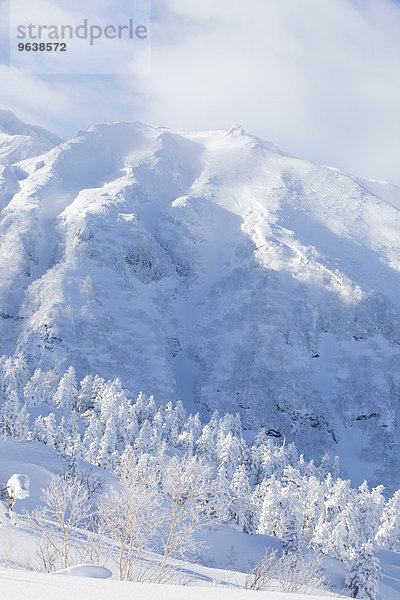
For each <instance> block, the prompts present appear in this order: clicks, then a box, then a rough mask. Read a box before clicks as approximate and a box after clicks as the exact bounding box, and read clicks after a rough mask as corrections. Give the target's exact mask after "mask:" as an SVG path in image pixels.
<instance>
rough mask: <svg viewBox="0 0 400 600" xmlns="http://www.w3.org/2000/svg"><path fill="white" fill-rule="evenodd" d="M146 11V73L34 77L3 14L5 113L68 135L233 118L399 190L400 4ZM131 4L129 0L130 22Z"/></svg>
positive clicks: (170, 4)
mask: <svg viewBox="0 0 400 600" xmlns="http://www.w3.org/2000/svg"><path fill="white" fill-rule="evenodd" d="M39 1H40V0H32V2H39ZM53 1H57V2H59V3H61V4H63V7H64V8H65V9H68V7H69V6H70V4H71V2H68V0H65V1H63V2H62V1H61V0H53ZM92 1H93V0H86V2H87V3H90V2H92ZM96 2H97V3H98V6H100V5H101V6H102V7H103V8H104V7H105V6H106V7H107V6H110V5H111V4H112V5H113V6H115V2H114V3H110V2H103V1H102V0H96ZM1 4H3V5H4V4H5V0H0V5H1ZM81 4H82V2H81ZM152 4H153V22H152V69H151V73H150V74H149V75H126V76H73V75H70V76H41V77H39V76H35V75H32V74H30V73H29V72H20V71H18V70H15V69H10V68H9V67H8V64H7V61H8V59H7V56H6V55H7V52H6V44H5V35H6V29H7V21H6V20H5V18H4V16H3V20H2V24H3V32H2V44H1V43H0V59H1V64H0V107H2V108H9V109H11V110H13V111H14V112H15V113H16V114H17V115H18V116H20V118H23V119H25V120H28V121H30V122H32V123H36V124H40V125H42V126H45V127H47V128H49V129H51V130H53V131H54V132H56V133H58V134H60V135H62V136H64V137H68V136H71V135H73V133H74V132H75V131H76V130H78V129H83V128H86V127H88V126H89V125H90V124H92V123H94V122H100V121H115V120H141V121H144V122H147V123H149V124H154V125H165V126H168V127H172V128H178V129H192V130H193V129H225V128H228V127H229V126H230V125H232V123H236V122H237V123H240V124H241V125H243V126H244V127H245V129H246V130H247V131H248V132H251V133H255V134H257V135H259V136H261V137H264V138H266V139H269V140H271V141H273V142H274V143H275V144H277V145H278V146H280V147H281V148H282V149H283V150H285V151H287V152H290V153H292V154H296V155H298V156H301V157H304V158H307V159H310V160H313V161H315V162H320V163H323V164H329V165H332V166H337V167H340V168H343V169H345V170H347V171H351V172H353V173H356V174H359V175H362V176H365V177H370V178H376V179H386V180H388V181H391V182H393V183H397V184H400V169H399V163H400V160H399V159H400V35H399V32H400V4H399V3H398V2H395V1H394V0H201V1H199V0H153V3H152ZM129 5H130V2H129V0H124V3H123V6H124V7H126V8H125V10H126V16H127V17H128V16H129V14H130V13H129V11H130V6H129ZM112 14H113V13H110V17H111V16H112ZM116 60H122V61H123V60H124V58H123V57H121V56H116Z"/></svg>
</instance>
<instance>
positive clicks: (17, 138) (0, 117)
mask: <svg viewBox="0 0 400 600" xmlns="http://www.w3.org/2000/svg"><path fill="white" fill-rule="evenodd" d="M60 142H61V140H60V138H58V137H57V136H55V135H53V134H52V133H50V132H49V131H46V129H43V128H42V127H34V126H32V125H27V124H26V123H23V122H22V121H20V120H19V119H17V117H16V116H15V115H14V114H13V113H12V112H10V111H9V110H0V164H1V165H4V164H7V165H9V164H12V163H15V162H17V161H18V160H23V159H25V158H29V157H31V156H37V155H38V154H42V153H44V152H48V151H49V150H51V148H54V146H56V145H57V144H59V143H60ZM0 183H1V180H0ZM0 193H1V188H0Z"/></svg>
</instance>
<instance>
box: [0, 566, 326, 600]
mask: <svg viewBox="0 0 400 600" xmlns="http://www.w3.org/2000/svg"><path fill="white" fill-rule="evenodd" d="M0 584H1V588H2V590H3V593H4V595H5V596H6V597H8V598H11V597H14V598H20V599H21V600H28V599H29V600H43V598H58V600H70V598H71V597H73V598H75V599H76V600H109V599H110V598H113V600H126V599H127V598H135V600H152V599H153V598H154V597H157V598H162V600H186V599H187V597H188V594H189V593H190V598H191V599H192V600H203V598H205V597H207V599H208V600H250V599H251V598H254V595H255V594H256V597H257V593H256V592H252V591H247V590H234V589H230V588H229V589H222V588H219V587H218V588H217V587H211V588H202V587H194V588H193V587H191V588H190V592H189V591H188V588H187V587H178V586H173V585H171V586H162V588H161V589H160V586H156V585H155V584H150V583H147V584H146V583H127V582H124V581H122V582H120V581H99V580H98V579H88V578H83V577H71V578H68V581H67V582H66V581H65V577H64V576H62V575H48V574H42V573H29V572H24V571H12V570H7V569H0ZM258 595H259V596H262V597H263V598H265V600H305V599H306V598H309V596H304V595H302V594H285V593H279V592H259V593H258ZM326 597H327V596H312V598H313V599H315V600H322V598H324V600H325V599H326ZM332 597H333V596H332ZM334 597H336V598H337V597H338V596H334Z"/></svg>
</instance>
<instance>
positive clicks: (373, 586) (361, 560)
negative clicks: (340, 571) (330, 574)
mask: <svg viewBox="0 0 400 600" xmlns="http://www.w3.org/2000/svg"><path fill="white" fill-rule="evenodd" d="M381 573H382V569H381V566H380V563H379V560H378V558H377V557H376V555H375V552H374V547H373V545H372V542H371V541H369V542H366V543H364V544H362V545H361V548H360V550H359V551H356V552H355V553H354V557H353V558H352V559H351V560H350V561H349V562H348V563H347V565H346V581H345V585H346V592H347V593H348V594H349V596H351V597H352V598H367V599H368V600H376V598H377V596H378V592H379V580H380V577H381Z"/></svg>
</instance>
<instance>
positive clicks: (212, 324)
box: [0, 123, 400, 487]
mask: <svg viewBox="0 0 400 600" xmlns="http://www.w3.org/2000/svg"><path fill="white" fill-rule="evenodd" d="M12 169H13V172H17V173H18V174H19V175H18V177H15V176H14V179H12V176H11V174H10V173H8V172H6V173H5V171H4V170H3V175H2V176H1V174H0V202H3V203H2V205H1V206H2V207H3V210H2V212H1V222H0V230H1V242H0V243H1V246H0V312H1V315H0V317H1V318H0V344H1V348H0V352H1V353H5V354H21V353H22V354H24V355H25V357H26V358H27V360H28V362H29V363H30V365H31V366H32V368H34V367H36V366H40V367H42V368H44V369H46V368H53V367H55V368H57V369H59V370H60V371H64V370H66V368H67V367H68V366H69V365H70V364H74V366H75V367H76V369H77V371H78V373H79V374H80V375H82V376H83V375H85V374H86V373H87V372H98V373H99V374H101V375H102V376H103V377H116V376H120V377H121V378H122V381H123V383H124V385H126V386H127V387H128V388H129V389H130V391H131V393H132V394H135V393H137V392H138V391H140V390H143V391H144V392H146V393H154V394H155V395H156V398H157V400H158V401H159V402H166V401H168V400H169V399H176V398H178V397H181V398H182V399H183V401H184V402H185V403H186V406H187V407H188V408H189V409H195V410H200V411H201V412H202V413H203V414H205V412H209V411H213V410H214V409H219V410H221V411H231V412H236V411H238V412H239V413H240V414H241V417H242V420H243V424H244V426H245V427H246V428H247V429H250V430H256V429H258V428H259V427H260V426H262V427H265V429H266V430H267V431H268V432H269V434H270V435H271V436H274V437H283V436H286V437H287V438H288V439H294V440H295V441H296V443H297V444H298V445H299V447H300V448H301V449H303V450H304V451H306V452H307V453H308V454H312V455H313V454H320V453H322V452H325V451H329V452H331V453H337V454H339V455H341V456H342V457H343V462H344V467H345V469H347V474H348V475H349V476H351V477H353V479H355V480H357V481H358V480H360V479H362V478H364V477H367V478H368V479H369V480H370V481H374V479H375V478H377V479H379V480H382V479H384V480H387V481H390V483H391V485H393V486H396V483H397V486H398V485H399V484H400V481H399V480H397V482H396V481H393V477H394V473H396V472H397V473H398V469H397V467H398V463H399V458H400V457H399V453H398V449H397V445H396V444H395V440H396V436H398V434H399V431H398V419H397V414H398V409H399V406H398V405H399V392H400V370H399V366H400V360H399V359H400V348H399V344H400V324H399V304H400V286H399V283H400V212H399V206H400V194H399V190H398V189H397V188H394V187H393V186H390V187H388V186H385V185H384V184H380V183H377V182H367V181H363V180H359V179H356V178H354V177H351V176H349V175H346V174H344V173H342V172H340V171H338V170H335V169H330V168H326V167H320V166H317V165H313V164H310V163H307V162H305V161H302V160H299V159H296V158H292V157H290V156H287V155H285V154H284V153H282V152H280V151H279V150H278V149H277V148H276V147H274V146H273V145H271V144H269V143H267V142H264V141H262V140H260V139H258V138H255V137H252V136H248V135H246V134H245V133H244V132H243V130H242V129H240V128H238V127H235V128H232V129H231V130H230V131H229V132H228V133H225V132H204V133H190V134H184V133H180V132H173V131H170V130H168V129H163V128H151V127H147V126H145V125H142V124H139V123H115V124H108V125H100V126H96V127H91V128H90V129H88V130H87V131H85V132H81V133H80V134H79V135H78V136H77V137H76V138H74V139H72V140H71V141H69V142H66V143H63V144H61V145H59V146H57V147H55V148H54V149H52V150H50V151H49V152H48V153H47V154H45V155H43V156H40V157H36V158H35V157H33V158H28V159H26V160H22V161H20V162H19V163H18V164H17V165H13V166H12ZM4 173H5V174H4ZM7 173H8V175H7ZM1 177H3V179H7V177H8V180H7V181H8V184H7V185H8V187H7V190H8V191H7V193H5V194H4V195H3V196H1V190H2V188H1V185H2V184H1V181H2V179H1ZM2 198H3V200H2ZM378 468H379V469H380V473H379V475H378V473H377V469H378ZM397 477H398V475H397ZM390 487H391V486H390Z"/></svg>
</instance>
